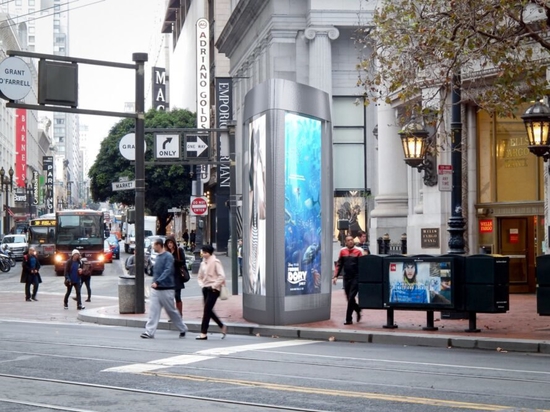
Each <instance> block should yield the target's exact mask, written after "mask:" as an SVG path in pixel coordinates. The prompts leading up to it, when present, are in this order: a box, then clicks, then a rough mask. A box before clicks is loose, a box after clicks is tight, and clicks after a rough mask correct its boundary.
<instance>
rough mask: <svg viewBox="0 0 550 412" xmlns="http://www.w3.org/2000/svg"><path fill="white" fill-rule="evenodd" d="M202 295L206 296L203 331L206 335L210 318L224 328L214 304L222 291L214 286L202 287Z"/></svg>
mask: <svg viewBox="0 0 550 412" xmlns="http://www.w3.org/2000/svg"><path fill="white" fill-rule="evenodd" d="M202 296H203V298H204V311H203V314H202V323H201V333H202V334H204V335H206V333H207V332H208V325H209V324H210V319H212V320H213V321H214V322H216V324H217V325H218V326H219V327H220V329H221V328H223V323H222V321H221V320H220V318H218V316H217V315H216V314H215V313H214V305H215V304H216V301H217V300H218V297H219V296H220V292H219V291H217V290H216V289H212V288H202Z"/></svg>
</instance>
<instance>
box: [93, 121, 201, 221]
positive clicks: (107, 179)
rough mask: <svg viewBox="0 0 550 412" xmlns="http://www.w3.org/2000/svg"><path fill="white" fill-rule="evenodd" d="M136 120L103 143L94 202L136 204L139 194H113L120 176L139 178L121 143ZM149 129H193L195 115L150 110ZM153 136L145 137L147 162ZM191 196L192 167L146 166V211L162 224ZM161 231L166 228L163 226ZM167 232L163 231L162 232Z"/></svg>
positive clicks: (117, 126) (113, 130)
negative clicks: (172, 211) (114, 186)
mask: <svg viewBox="0 0 550 412" xmlns="http://www.w3.org/2000/svg"><path fill="white" fill-rule="evenodd" d="M134 127H135V121H134V120H133V119H124V120H121V121H120V122H118V123H117V124H115V125H114V126H113V127H112V128H111V130H110V132H109V136H107V137H106V138H105V139H104V140H103V141H102V142H101V148H100V151H99V154H98V156H97V158H96V160H95V162H94V164H93V165H92V167H91V168H90V172H89V177H90V189H91V195H92V199H93V201H94V202H104V201H107V200H109V201H110V202H111V203H122V204H125V205H134V204H135V191H133V190H123V191H113V190H112V182H118V180H119V177H128V179H129V180H134V179H135V166H134V165H133V164H131V163H130V161H129V160H127V159H125V158H124V157H122V155H121V154H120V151H119V147H118V144H119V141H120V139H121V138H122V137H123V136H124V135H126V134H127V133H131V132H133V130H134ZM145 127H146V128H168V129H169V128H193V127H195V116H194V114H193V113H191V112H189V111H187V110H172V111H166V112H165V111H156V110H150V111H149V112H147V113H146V115H145ZM153 138H154V136H153V135H152V134H146V135H145V141H146V143H147V151H146V153H145V161H146V162H149V161H153V160H154V156H153V148H154V142H153ZM190 195H191V179H190V177H189V166H183V165H171V166H160V165H158V166H146V167H145V208H146V209H148V210H150V212H151V214H152V215H155V216H158V217H159V219H160V220H161V222H166V220H167V218H168V212H167V210H168V209H169V208H171V207H177V206H183V205H186V204H188V203H189V196H190ZM161 228H164V226H163V225H161ZM161 230H163V229H161Z"/></svg>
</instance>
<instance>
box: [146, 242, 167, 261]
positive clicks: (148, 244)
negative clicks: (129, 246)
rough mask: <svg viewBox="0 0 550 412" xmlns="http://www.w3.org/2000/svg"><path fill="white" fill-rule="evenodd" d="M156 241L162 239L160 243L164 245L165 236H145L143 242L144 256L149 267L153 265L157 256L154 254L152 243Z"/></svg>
mask: <svg viewBox="0 0 550 412" xmlns="http://www.w3.org/2000/svg"><path fill="white" fill-rule="evenodd" d="M157 239H162V242H163V243H164V242H165V241H166V236H161V235H155V236H147V237H146V238H145V240H144V247H145V256H146V257H148V258H149V261H150V265H151V266H153V265H154V264H155V260H156V258H157V256H158V253H157V252H155V249H153V243H154V242H155V240H157Z"/></svg>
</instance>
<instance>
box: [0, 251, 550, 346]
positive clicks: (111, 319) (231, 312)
mask: <svg viewBox="0 0 550 412" xmlns="http://www.w3.org/2000/svg"><path fill="white" fill-rule="evenodd" d="M339 249H340V247H339V245H337V244H335V245H334V254H335V255H336V256H338V252H339ZM218 258H219V259H220V261H221V262H222V265H223V266H224V269H225V271H226V274H227V276H228V277H229V276H230V275H229V274H230V273H231V259H230V258H229V257H227V256H224V255H218ZM194 281H195V280H194V279H191V281H190V282H194ZM230 289H231V288H230ZM332 290H333V292H332V302H331V315H330V320H326V321H322V322H314V323H308V324H296V325H290V326H269V325H258V324H255V323H251V322H248V321H246V320H245V319H244V318H243V307H242V296H240V295H237V296H231V297H230V298H229V299H228V300H226V301H218V303H217V304H216V307H215V310H216V313H217V314H218V316H219V317H220V318H221V319H222V321H223V322H224V323H226V324H227V326H228V331H229V333H230V334H241V335H255V336H257V335H259V336H272V337H280V338H302V339H319V340H338V341H349V342H366V343H380V344H398V345H409V346H433V347H449V348H450V347H455V348H477V349H489V350H499V351H519V352H533V353H545V354H550V316H539V315H538V314H537V309H536V296H535V295H510V310H509V311H508V312H507V313H503V314H478V315H477V328H478V329H480V330H481V332H479V333H467V332H464V330H465V329H467V328H468V327H469V324H468V320H462V319H460V320H458V319H457V320H453V319H441V314H440V313H439V312H435V313H434V319H435V322H434V325H435V326H436V327H438V328H439V329H438V330H437V331H424V330H422V327H424V326H426V312H421V311H395V316H394V320H395V324H396V325H398V328H397V329H384V328H383V325H385V324H386V311H385V310H363V312H362V313H363V317H362V320H361V322H360V323H354V324H353V325H348V326H345V325H344V324H343V322H344V317H345V311H346V298H345V295H344V291H343V290H342V281H341V280H339V281H338V284H337V285H336V286H333V289H332ZM39 295H40V296H39V299H40V301H39V302H25V299H24V296H23V294H22V293H9V292H0V322H1V321H10V320H19V321H34V322H36V321H44V322H59V323H79V322H91V323H97V324H102V325H113V326H130V327H136V328H143V327H144V326H145V322H146V321H147V318H148V315H147V305H146V313H144V314H124V315H121V314H120V313H119V306H118V298H115V297H105V296H93V297H92V302H90V303H85V305H86V309H85V310H82V311H77V310H76V303H75V302H72V301H71V302H70V303H69V310H64V309H63V303H62V302H63V294H62V293H40V294H39ZM183 311H184V321H185V322H186V323H187V326H188V327H189V330H190V331H191V332H196V333H198V332H199V330H200V322H201V317H202V297H187V298H186V297H185V291H184V292H183ZM211 324H212V325H213V326H211V327H210V330H209V331H210V332H217V331H218V328H217V326H215V325H214V324H213V322H212V323H211ZM170 328H171V324H170V323H169V322H168V318H167V316H166V314H165V313H164V311H163V312H162V317H161V322H160V324H159V329H170ZM140 332H141V331H139V332H138V331H136V333H137V334H139V333H140Z"/></svg>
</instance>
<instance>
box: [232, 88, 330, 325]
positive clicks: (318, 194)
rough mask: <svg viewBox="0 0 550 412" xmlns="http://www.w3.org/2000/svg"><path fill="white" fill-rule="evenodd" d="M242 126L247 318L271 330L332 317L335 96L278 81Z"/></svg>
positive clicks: (257, 93) (249, 104)
mask: <svg viewBox="0 0 550 412" xmlns="http://www.w3.org/2000/svg"><path fill="white" fill-rule="evenodd" d="M243 121H244V124H243V141H244V143H243V146H244V147H243V149H244V150H243V179H244V180H243V186H242V187H243V316H244V318H245V319H246V320H248V321H251V322H257V323H261V324H269V325H288V324H295V323H306V322H316V321H321V320H326V319H329V318H330V304H331V278H332V275H333V266H332V265H333V256H332V236H333V200H332V198H333V179H332V136H331V123H330V100H329V96H328V94H327V93H325V92H323V91H321V90H318V89H315V88H313V87H310V86H306V85H303V84H298V83H295V82H292V81H288V80H283V79H272V80H269V81H266V82H264V83H262V84H259V85H258V86H256V87H254V88H253V89H252V90H250V92H248V93H247V95H246V97H245V106H244V116H243Z"/></svg>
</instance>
